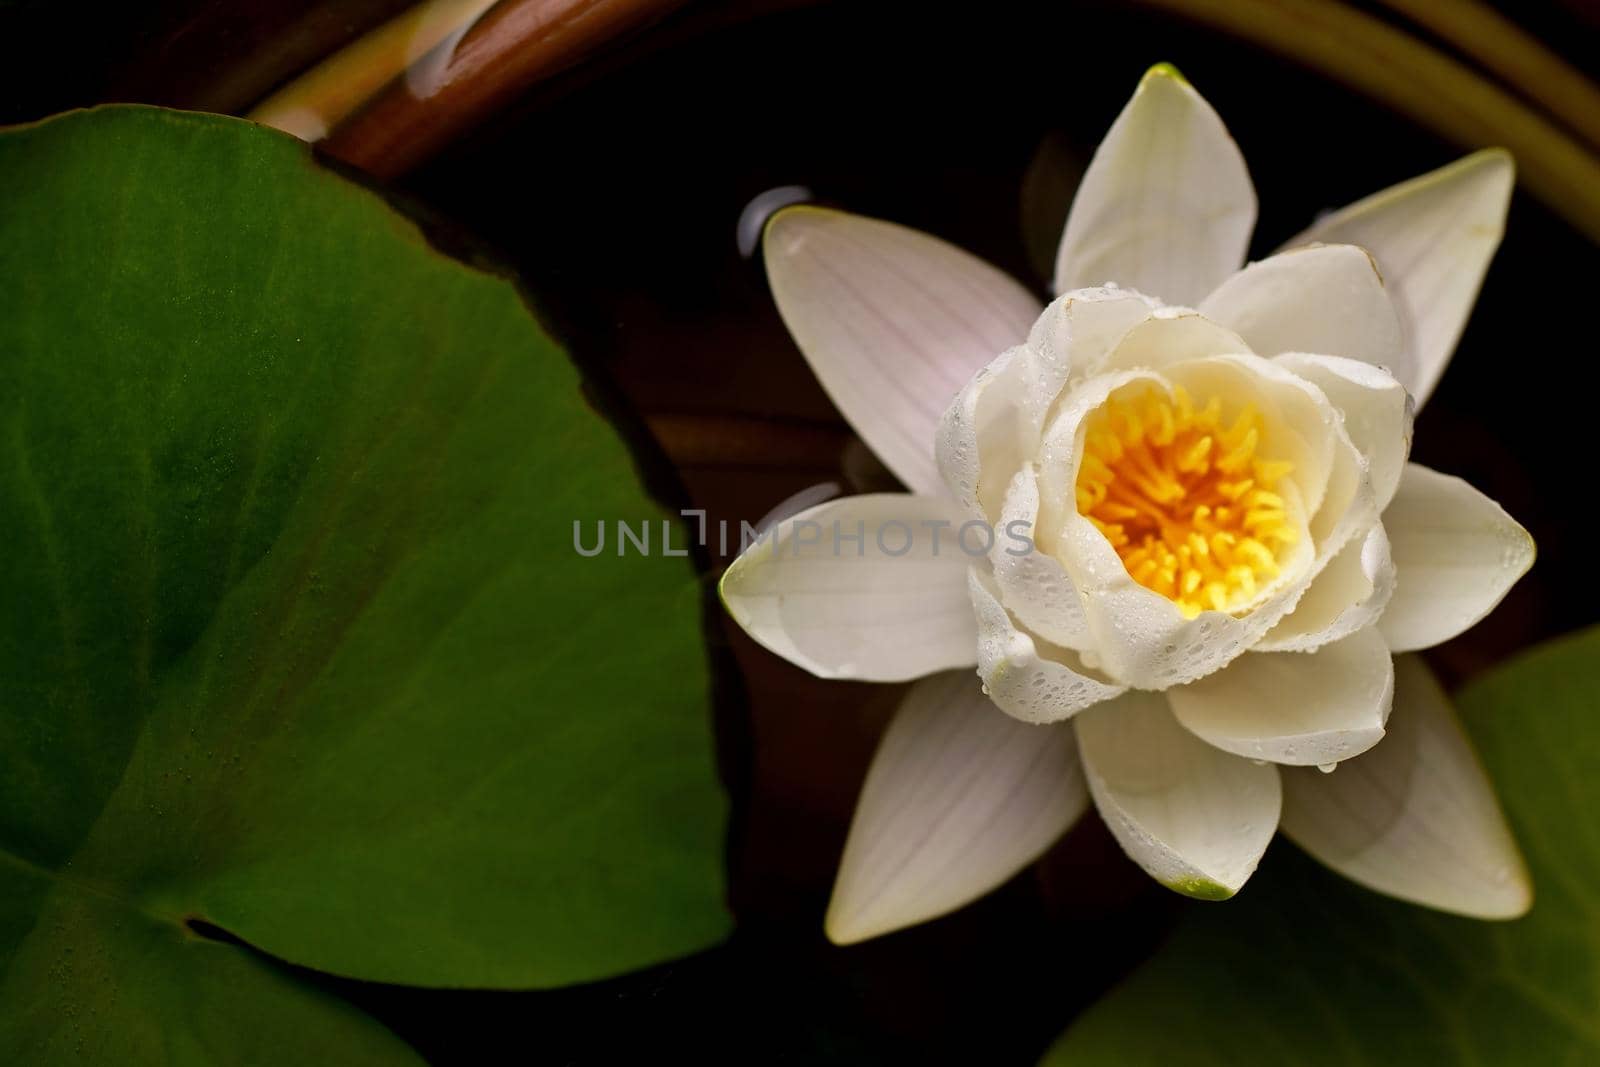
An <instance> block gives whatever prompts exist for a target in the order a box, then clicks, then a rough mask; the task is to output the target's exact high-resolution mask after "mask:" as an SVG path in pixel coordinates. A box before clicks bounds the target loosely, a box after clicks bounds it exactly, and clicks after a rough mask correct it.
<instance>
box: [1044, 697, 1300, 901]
mask: <svg viewBox="0 0 1600 1067" xmlns="http://www.w3.org/2000/svg"><path fill="white" fill-rule="evenodd" d="M1073 727H1074V728H1075V729H1076V730H1077V732H1078V746H1079V750H1080V754H1081V755H1082V757H1083V769H1084V772H1085V774H1086V775H1087V776H1088V779H1089V791H1090V793H1091V794H1092V795H1093V796H1094V802H1095V806H1096V807H1098V808H1099V809H1100V814H1101V816H1102V817H1104V819H1105V821H1106V825H1107V826H1109V827H1110V828H1111V832H1112V834H1113V835H1115V837H1116V839H1117V842H1118V843H1119V844H1121V845H1122V849H1123V851H1124V852H1126V853H1127V854H1128V856H1129V857H1130V858H1132V859H1133V861H1134V862H1136V863H1137V864H1139V866H1141V867H1143V868H1144V869H1145V870H1146V871H1148V872H1149V873H1150V875H1151V876H1152V877H1153V878H1155V879H1156V880H1157V881H1159V882H1160V883H1161V884H1162V885H1164V886H1166V887H1167V888H1169V889H1174V890H1177V891H1178V892H1180V893H1185V894H1187V895H1189V896H1192V897H1199V898H1201V899H1203V900H1223V899H1226V898H1227V897H1231V896H1233V894H1235V893H1237V892H1238V891H1239V887H1240V886H1242V885H1244V883H1245V880H1246V879H1248V878H1249V877H1250V875H1251V873H1252V872H1253V871H1254V870H1255V869H1256V863H1257V862H1258V861H1259V860H1260V859H1261V854H1262V853H1263V852H1265V851H1266V848H1267V842H1269V841H1271V840H1272V834H1273V831H1275V830H1276V829H1277V827H1278V807H1279V800H1280V797H1279V788H1278V769H1277V768H1276V767H1273V766H1271V765H1269V764H1256V763H1252V762H1251V761H1250V760H1247V759H1241V758H1239V757H1238V756H1232V755H1229V754H1228V753H1226V752H1223V751H1222V750H1221V749H1218V748H1213V747H1212V746H1210V745H1208V744H1206V743H1205V742H1204V741H1202V740H1200V739H1199V738H1198V737H1195V736H1194V735H1193V734H1191V733H1190V732H1189V731H1187V730H1185V729H1184V728H1183V727H1181V726H1179V725H1178V723H1177V720H1175V719H1174V718H1173V717H1172V713H1171V711H1169V710H1168V709H1167V702H1166V700H1165V699H1164V698H1163V697H1162V695H1161V694H1159V693H1146V692H1128V693H1124V694H1123V695H1122V696H1120V697H1118V698H1117V699H1115V700H1113V701H1110V702H1108V703H1105V704H1102V705H1100V706H1099V707H1097V708H1091V709H1089V710H1088V711H1086V712H1084V713H1083V714H1081V715H1079V716H1078V717H1077V718H1075V719H1074V720H1073Z"/></svg>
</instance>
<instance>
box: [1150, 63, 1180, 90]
mask: <svg viewBox="0 0 1600 1067" xmlns="http://www.w3.org/2000/svg"><path fill="white" fill-rule="evenodd" d="M1155 78H1171V79H1172V80H1173V81H1175V82H1177V83H1178V84H1179V85H1182V86H1186V87H1189V88H1193V86H1190V85H1189V79H1188V78H1185V77H1184V76H1183V72H1182V71H1180V70H1178V68H1177V67H1175V66H1173V65H1172V64H1171V63H1167V62H1161V63H1156V64H1154V65H1153V66H1152V67H1151V68H1150V69H1149V70H1147V71H1145V72H1144V77H1142V78H1140V79H1139V82H1140V84H1141V85H1143V84H1144V83H1145V82H1148V81H1151V80H1153V79H1155Z"/></svg>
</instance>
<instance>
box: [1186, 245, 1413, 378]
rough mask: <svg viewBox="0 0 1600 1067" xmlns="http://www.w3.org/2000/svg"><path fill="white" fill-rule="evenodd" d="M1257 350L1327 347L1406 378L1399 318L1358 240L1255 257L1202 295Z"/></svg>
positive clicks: (1210, 312) (1208, 309)
mask: <svg viewBox="0 0 1600 1067" xmlns="http://www.w3.org/2000/svg"><path fill="white" fill-rule="evenodd" d="M1198 310H1199V311H1200V313H1201V314H1202V315H1205V316H1206V317H1207V318H1209V319H1212V320H1214V321H1216V322H1219V323H1221V324H1222V325H1224V326H1226V327H1228V328H1229V329H1231V330H1233V331H1234V332H1235V333H1237V334H1238V335H1239V336H1241V337H1243V338H1244V339H1245V341H1246V342H1247V343H1248V344H1249V345H1250V348H1251V350H1252V351H1254V352H1258V353H1260V354H1261V355H1263V356H1276V355H1278V354H1280V353H1282V352H1321V353H1325V354H1327V355H1330V356H1343V357H1345V358H1347V359H1355V360H1360V361H1361V362H1363V363H1368V364H1371V365H1373V366H1376V367H1384V368H1386V369H1388V370H1389V372H1390V373H1391V374H1393V375H1394V376H1395V377H1407V376H1408V375H1407V371H1408V370H1409V368H1408V367H1407V361H1408V360H1409V357H1408V355H1407V353H1406V351H1405V347H1404V343H1403V341H1402V337H1401V332H1400V318H1399V316H1398V314H1397V313H1396V311H1395V306H1394V303H1393V302H1392V301H1391V300H1390V299H1389V294H1388V293H1387V292H1386V291H1385V290H1384V287H1383V279H1382V277H1381V276H1380V275H1379V274H1378V267H1377V264H1376V263H1374V262H1373V259H1372V256H1370V255H1369V254H1368V253H1367V252H1366V251H1365V250H1364V249H1361V248H1357V247H1355V246H1354V245H1315V246H1312V247H1309V248H1297V249H1293V250H1291V251H1288V252H1280V253H1278V254H1277V255H1275V256H1269V257H1268V258H1266V259H1264V260H1261V261H1260V262H1259V263H1252V264H1250V265H1249V266H1248V267H1246V268H1245V269H1244V270H1242V271H1240V272H1239V273H1237V274H1235V275H1233V276H1232V277H1231V278H1229V279H1228V280H1227V281H1225V282H1223V283H1222V284H1221V285H1219V286H1218V287H1217V289H1216V291H1215V292H1213V293H1211V294H1210V295H1209V296H1207V297H1206V298H1205V299H1204V300H1202V301H1201V302H1200V306H1199V309H1198Z"/></svg>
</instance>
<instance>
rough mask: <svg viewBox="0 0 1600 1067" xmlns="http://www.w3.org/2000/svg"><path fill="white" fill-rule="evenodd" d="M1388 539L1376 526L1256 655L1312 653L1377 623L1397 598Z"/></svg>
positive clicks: (1320, 578)
mask: <svg viewBox="0 0 1600 1067" xmlns="http://www.w3.org/2000/svg"><path fill="white" fill-rule="evenodd" d="M1394 584H1395V569H1394V560H1393V559H1392V558H1390V555H1389V537H1388V535H1387V534H1386V533H1385V531H1384V528H1383V524H1382V523H1378V524H1376V525H1374V526H1373V527H1372V528H1371V529H1370V530H1368V531H1367V534H1366V536H1365V537H1358V538H1355V539H1353V540H1352V541H1351V542H1350V543H1349V544H1347V545H1345V546H1344V548H1342V549H1340V550H1339V553H1338V554H1337V555H1336V556H1334V557H1333V559H1332V560H1331V561H1330V562H1329V563H1328V565H1327V566H1326V567H1324V568H1323V569H1322V573H1321V574H1319V575H1317V577H1316V579H1315V580H1314V581H1313V582H1312V583H1311V587H1310V588H1309V589H1307V590H1306V593H1305V595H1304V596H1302V597H1301V598H1300V602H1299V603H1298V604H1296V605H1295V606H1294V610H1293V611H1291V612H1290V613H1289V614H1288V615H1286V616H1284V618H1283V620H1282V621H1281V622H1279V623H1278V625H1276V626H1274V627H1273V628H1272V629H1271V630H1268V631H1267V635H1266V636H1265V637H1263V638H1262V639H1261V640H1260V641H1258V642H1256V645H1255V651H1257V652H1312V651H1315V650H1316V649H1319V648H1321V647H1322V646H1323V645H1326V644H1328V643H1329V642H1330V641H1337V640H1339V639H1340V638H1341V637H1345V636H1347V635H1349V634H1353V633H1355V632H1356V631H1357V630H1362V629H1365V628H1367V627H1369V626H1371V625H1372V624H1373V623H1375V622H1377V621H1378V618H1379V616H1381V615H1382V614H1383V611H1384V609H1385V608H1386V607H1388V605H1389V598H1390V597H1391V596H1393V595H1394Z"/></svg>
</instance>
